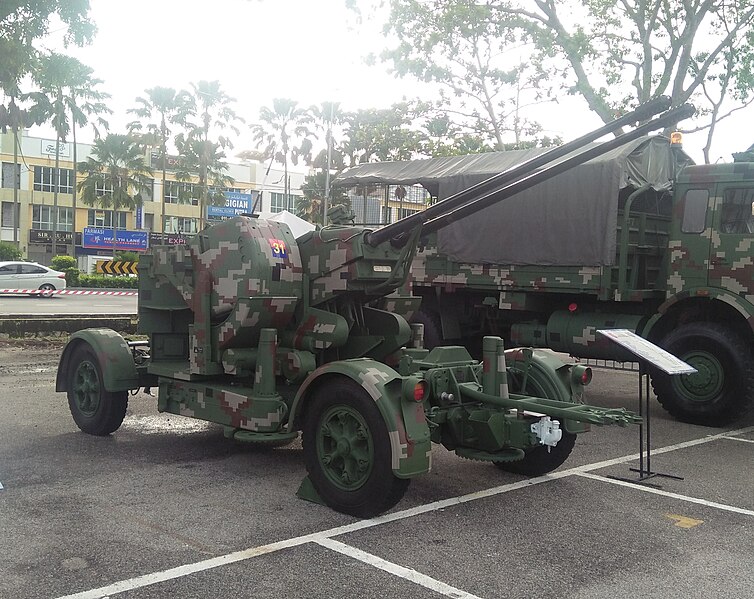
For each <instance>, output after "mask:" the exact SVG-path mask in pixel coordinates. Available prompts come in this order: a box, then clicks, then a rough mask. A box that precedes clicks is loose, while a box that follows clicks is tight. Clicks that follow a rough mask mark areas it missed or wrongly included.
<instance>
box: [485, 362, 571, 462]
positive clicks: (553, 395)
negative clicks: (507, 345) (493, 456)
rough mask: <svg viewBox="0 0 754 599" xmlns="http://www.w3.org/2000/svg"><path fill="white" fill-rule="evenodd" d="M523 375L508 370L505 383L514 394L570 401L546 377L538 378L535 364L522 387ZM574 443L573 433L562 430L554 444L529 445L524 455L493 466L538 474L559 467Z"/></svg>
mask: <svg viewBox="0 0 754 599" xmlns="http://www.w3.org/2000/svg"><path fill="white" fill-rule="evenodd" d="M523 377H524V375H523V372H521V371H518V370H515V369H513V368H511V369H509V370H508V386H509V389H510V390H511V391H512V392H513V393H520V394H522V395H531V396H534V397H542V398H544V399H555V400H558V401H569V400H570V397H563V394H562V393H560V392H558V390H557V389H556V388H555V387H554V386H553V385H552V384H551V382H550V381H549V380H548V379H547V378H545V377H542V379H541V380H540V378H539V376H538V372H537V369H536V367H532V368H531V369H530V371H529V374H528V377H527V379H526V388H525V389H523V388H522V385H521V384H522V383H523ZM575 444H576V435H575V434H574V433H569V432H568V431H566V430H565V429H563V436H562V438H561V439H560V441H558V444H557V445H555V447H550V446H547V445H539V446H537V447H532V448H530V449H527V450H525V454H526V455H525V457H524V459H522V460H517V461H515V462H496V463H495V466H497V467H498V468H500V469H501V470H505V471H506V472H513V473H514V474H523V475H525V476H541V475H543V474H547V473H548V472H552V471H553V470H555V469H556V468H558V467H559V466H561V465H562V464H563V462H565V461H566V460H567V459H568V456H570V455H571V451H573V447H574V445H575Z"/></svg>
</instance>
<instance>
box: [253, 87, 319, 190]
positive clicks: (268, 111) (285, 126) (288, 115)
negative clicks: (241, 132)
mask: <svg viewBox="0 0 754 599" xmlns="http://www.w3.org/2000/svg"><path fill="white" fill-rule="evenodd" d="M259 121H260V122H259V123H257V124H255V125H252V127H251V131H252V134H253V136H254V141H255V142H257V143H261V144H263V145H264V152H265V153H266V154H267V155H268V156H272V157H274V158H275V160H277V161H278V162H280V163H282V164H283V172H284V175H283V178H284V191H285V204H286V205H287V203H288V198H289V196H290V192H291V190H290V181H289V180H288V159H289V157H290V159H291V162H293V164H297V162H298V158H299V157H300V156H303V157H304V159H305V160H307V161H309V160H311V150H312V142H311V139H310V138H311V137H313V133H312V132H311V130H310V129H309V128H308V127H307V125H308V124H309V123H311V122H312V115H311V112H310V111H309V110H307V109H305V108H299V107H298V102H296V101H295V100H288V99H286V98H275V99H274V100H273V101H272V108H268V107H267V106H263V107H262V109H261V110H260V111H259ZM299 140H300V143H298V145H296V143H295V142H297V141H299Z"/></svg>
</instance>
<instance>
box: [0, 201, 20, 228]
mask: <svg viewBox="0 0 754 599" xmlns="http://www.w3.org/2000/svg"><path fill="white" fill-rule="evenodd" d="M20 207H21V205H20V204H18V205H17V206H16V210H14V209H13V202H3V203H2V211H1V212H0V227H15V226H16V223H17V222H18V211H19V209H20ZM14 214H15V216H16V218H13V215H14Z"/></svg>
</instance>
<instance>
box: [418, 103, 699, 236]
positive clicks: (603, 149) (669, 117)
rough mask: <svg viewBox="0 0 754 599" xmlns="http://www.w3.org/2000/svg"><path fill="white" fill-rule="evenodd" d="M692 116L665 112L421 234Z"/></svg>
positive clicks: (446, 216) (682, 110) (689, 110)
mask: <svg viewBox="0 0 754 599" xmlns="http://www.w3.org/2000/svg"><path fill="white" fill-rule="evenodd" d="M693 114H694V107H693V106H691V105H689V104H684V105H683V106H679V107H678V108H674V109H673V110H669V111H668V112H666V113H664V114H663V115H661V116H659V117H657V118H656V119H653V120H651V121H649V122H647V123H645V124H643V125H640V126H639V127H637V128H636V129H634V130H632V131H629V132H627V133H624V134H622V135H619V136H618V137H616V138H615V139H611V140H609V141H606V142H603V143H601V144H600V145H598V146H595V147H592V148H588V149H586V150H584V151H583V152H579V153H578V154H574V155H573V156H569V157H568V158H566V159H565V160H562V161H561V162H558V163H556V164H554V165H551V166H549V167H547V168H543V169H542V170H539V171H536V172H534V173H532V174H530V175H528V176H526V177H523V178H521V179H518V180H516V181H514V182H512V183H510V184H508V185H505V186H503V187H501V188H499V189H496V190H494V191H491V192H489V193H487V194H485V195H483V196H482V197H480V198H477V199H475V200H474V201H471V202H467V203H465V204H463V205H461V206H459V207H457V208H456V209H454V210H451V211H449V212H445V213H443V214H442V215H441V216H438V217H436V218H434V219H430V220H428V221H426V222H425V223H424V225H423V228H422V231H423V232H424V233H432V232H434V231H437V230H438V229H441V228H443V227H445V226H447V225H449V224H450V223H452V222H455V221H458V220H461V219H462V218H465V217H467V216H469V215H470V214H473V213H474V212H478V211H479V210H482V209H484V208H487V207H488V206H491V205H492V204H495V203H497V202H500V201H502V200H505V199H507V198H509V197H511V196H514V195H515V194H517V193H520V192H522V191H524V190H525V189H529V188H530V187H533V186H534V185H537V184H538V183H542V182H543V181H546V180H547V179H550V178H552V177H554V176H556V175H558V174H560V173H562V172H565V171H567V170H569V169H571V168H573V167H574V166H577V165H579V164H582V163H584V162H587V161H588V160H591V159H592V158H596V157H597V156H600V155H602V154H605V153H607V152H610V151H611V150H614V149H616V148H619V147H620V146H622V145H624V144H626V143H628V142H630V141H633V140H634V139H638V138H639V137H642V136H643V135H646V134H647V133H650V132H651V131H654V130H656V129H660V128H662V127H666V126H670V125H672V124H674V123H677V122H678V121H680V120H683V119H686V118H689V117H690V116H692V115H693Z"/></svg>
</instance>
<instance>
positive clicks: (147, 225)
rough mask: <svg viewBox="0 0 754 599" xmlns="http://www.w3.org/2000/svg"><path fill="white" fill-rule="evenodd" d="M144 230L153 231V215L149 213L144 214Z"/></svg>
mask: <svg viewBox="0 0 754 599" xmlns="http://www.w3.org/2000/svg"><path fill="white" fill-rule="evenodd" d="M144 229H145V230H147V231H154V214H151V213H149V212H145V213H144Z"/></svg>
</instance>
